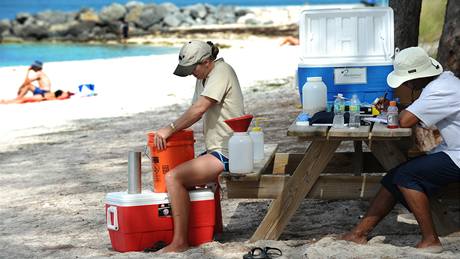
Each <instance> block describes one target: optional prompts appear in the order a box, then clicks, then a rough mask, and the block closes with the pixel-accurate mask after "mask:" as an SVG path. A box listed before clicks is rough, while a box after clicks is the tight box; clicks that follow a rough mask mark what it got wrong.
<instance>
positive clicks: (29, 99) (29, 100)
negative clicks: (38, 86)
mask: <svg viewBox="0 0 460 259" xmlns="http://www.w3.org/2000/svg"><path fill="white" fill-rule="evenodd" d="M72 95H74V94H69V95H68V96H59V97H57V98H54V99H45V98H37V97H35V96H30V97H23V98H22V99H20V100H14V99H13V100H0V104H12V103H19V104H21V103H35V102H44V101H59V100H66V99H69V98H70V97H71V96H72Z"/></svg>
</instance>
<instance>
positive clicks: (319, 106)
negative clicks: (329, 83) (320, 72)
mask: <svg viewBox="0 0 460 259" xmlns="http://www.w3.org/2000/svg"><path fill="white" fill-rule="evenodd" d="M326 106H327V87H326V85H325V84H324V82H323V79H322V78H321V77H307V82H306V83H305V84H304V85H303V87H302V107H303V111H304V112H305V113H307V114H308V115H310V116H313V115H314V114H315V113H317V112H320V111H325V110H326Z"/></svg>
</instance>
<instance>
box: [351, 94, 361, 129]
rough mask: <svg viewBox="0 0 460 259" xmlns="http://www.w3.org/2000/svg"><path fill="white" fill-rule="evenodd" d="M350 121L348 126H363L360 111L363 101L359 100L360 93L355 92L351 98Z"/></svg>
mask: <svg viewBox="0 0 460 259" xmlns="http://www.w3.org/2000/svg"><path fill="white" fill-rule="evenodd" d="M349 107H350V109H349V111H350V121H349V123H348V126H349V127H350V128H359V126H361V117H360V115H359V112H360V110H361V102H360V101H359V98H358V95H356V94H354V95H353V96H352V97H351V100H350V106H349Z"/></svg>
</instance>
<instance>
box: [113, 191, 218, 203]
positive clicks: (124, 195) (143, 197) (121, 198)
mask: <svg viewBox="0 0 460 259" xmlns="http://www.w3.org/2000/svg"><path fill="white" fill-rule="evenodd" d="M189 195H190V200H191V201H205V200H214V193H213V192H212V191H211V189H199V190H193V191H190V192H189ZM105 203H106V204H110V205H116V206H124V207H130V206H142V205H156V204H164V203H169V198H168V194H167V193H156V192H152V191H150V190H145V191H142V193H139V194H128V192H111V193H108V194H107V195H106V196H105Z"/></svg>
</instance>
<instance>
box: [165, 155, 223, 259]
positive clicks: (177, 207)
mask: <svg viewBox="0 0 460 259" xmlns="http://www.w3.org/2000/svg"><path fill="white" fill-rule="evenodd" d="M223 170H224V165H223V164H222V162H221V161H219V160H218V159H217V158H216V157H214V156H213V155H209V154H207V155H204V156H200V157H198V158H195V159H193V160H190V161H188V162H185V163H183V164H182V165H180V166H178V167H176V168H174V169H173V170H171V171H170V172H169V173H168V174H167V175H166V187H167V189H168V195H169V199H170V202H171V208H172V214H173V220H174V236H173V240H172V242H171V244H169V245H168V246H167V247H165V248H163V249H161V250H160V251H159V253H168V252H182V251H185V250H187V249H188V248H189V244H188V219H189V210H190V198H189V194H188V191H187V188H188V187H192V186H196V185H201V184H206V183H210V182H213V181H215V180H216V179H217V176H218V175H219V173H220V172H222V171H223Z"/></svg>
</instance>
